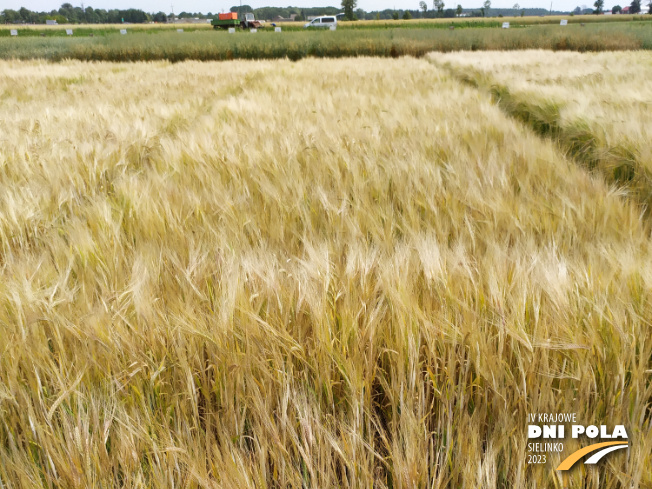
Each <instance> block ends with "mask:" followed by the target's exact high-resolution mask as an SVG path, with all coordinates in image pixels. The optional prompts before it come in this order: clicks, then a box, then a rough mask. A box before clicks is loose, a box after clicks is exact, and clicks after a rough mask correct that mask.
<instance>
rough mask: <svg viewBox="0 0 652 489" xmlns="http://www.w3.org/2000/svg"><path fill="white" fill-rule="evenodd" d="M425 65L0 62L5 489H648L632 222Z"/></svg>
mask: <svg viewBox="0 0 652 489" xmlns="http://www.w3.org/2000/svg"><path fill="white" fill-rule="evenodd" d="M542 28H544V29H546V27H542ZM577 29H580V28H579V27H577ZM568 31H569V32H572V30H571V29H569V30H568ZM515 32H518V31H516V30H515ZM583 32H590V31H589V30H588V27H587V31H583ZM497 33H499V34H501V35H503V34H504V35H511V33H501V32H500V31H499V30H498V31H497ZM197 35H198V36H199V35H202V36H204V35H212V33H206V34H197ZM323 35H324V36H325V35H328V34H323ZM162 36H164V35H163V34H161V38H160V39H163V40H164V39H165V37H162ZM218 37H219V35H218ZM218 37H216V38H218ZM236 37H237V38H239V39H253V37H247V36H236ZM224 38H225V39H226V35H224ZM143 39H145V35H143ZM197 39H204V37H198V38H197ZM256 39H266V38H264V37H262V36H260V37H259V38H256ZM344 39H346V38H344ZM125 49H126V48H125ZM488 56H490V61H488V62H487V63H488V64H487V66H491V64H492V63H496V65H497V68H496V70H497V71H499V72H500V71H502V70H506V71H507V73H506V74H505V75H504V78H500V80H501V83H512V80H515V82H514V83H515V85H514V88H513V90H514V93H519V92H518V90H517V88H518V87H519V86H521V85H523V86H524V87H527V86H532V85H530V84H532V83H535V82H532V81H530V80H529V78H537V77H540V78H541V80H542V82H541V90H543V91H545V90H546V89H547V88H546V87H547V86H548V85H552V86H555V87H557V88H555V94H562V92H563V90H564V87H567V90H568V92H567V93H569V94H573V96H576V95H578V94H576V92H575V91H574V90H575V89H576V88H577V87H584V88H585V90H584V92H582V93H583V95H584V96H585V97H586V98H587V99H588V100H589V101H593V103H595V104H598V105H599V104H600V103H601V100H603V98H602V97H608V95H605V94H604V92H605V91H609V88H610V89H611V90H612V91H613V92H618V91H619V90H620V86H619V83H620V82H622V83H624V84H626V83H627V79H629V78H628V77H630V76H633V77H634V80H644V79H645V78H646V77H647V78H648V79H649V78H650V69H651V66H652V64H651V63H650V55H649V54H647V53H640V52H637V53H633V54H631V55H628V56H627V57H626V58H622V56H623V53H609V54H604V55H601V56H599V57H593V56H587V55H580V54H577V55H574V56H568V57H565V58H560V60H565V61H566V62H567V63H568V64H569V71H570V74H569V75H568V76H566V75H565V74H564V73H563V70H561V69H560V66H562V65H560V63H561V61H558V60H557V59H556V58H555V55H554V54H549V53H545V52H542V51H537V52H529V53H527V54H525V53H524V55H523V56H520V57H519V58H517V59H518V61H515V62H514V63H509V62H508V60H506V59H505V58H503V57H502V56H504V55H499V54H496V53H490V54H488ZM444 61H450V62H451V63H453V62H460V63H461V62H463V55H461V54H457V55H456V57H451V58H450V59H449V58H447V57H444V58H443V59H442V60H441V66H436V65H435V63H439V62H440V60H439V59H437V58H435V59H431V60H428V59H414V58H402V59H396V60H395V59H385V60H380V59H378V58H364V57H362V58H356V59H341V60H333V59H305V60H301V61H299V62H296V63H293V62H290V61H288V60H275V61H231V62H222V63H213V62H206V63H201V62H183V63H176V64H172V63H169V62H150V63H102V62H97V63H81V62H77V61H63V62H61V63H48V62H45V61H27V62H24V61H0V484H1V486H2V487H4V488H23V487H25V488H31V487H44V488H45V487H47V488H54V487H61V488H74V489H76V488H79V489H82V488H84V489H86V488H89V487H106V488H110V487H122V488H125V489H129V488H144V487H147V488H154V489H157V488H170V487H188V488H200V487H201V488H215V489H224V488H226V489H242V488H252V489H253V488H266V487H267V488H284V489H285V488H288V489H304V488H340V487H342V488H372V487H373V488H379V489H389V488H392V489H397V488H402V489H413V488H424V489H425V488H428V489H431V488H432V489H447V488H519V489H520V488H532V489H534V488H562V487H564V488H566V487H568V488H579V487H582V488H586V489H598V488H600V489H603V488H606V489H620V488H623V487H632V488H638V487H641V488H643V487H652V472H651V471H650V466H652V429H651V425H650V423H651V420H650V411H649V409H650V399H652V384H651V383H650V359H651V358H652V328H651V327H650V318H652V245H651V242H650V221H649V220H648V219H645V218H643V217H642V213H641V209H640V205H639V203H638V202H637V201H635V200H633V199H630V198H629V197H628V194H627V193H626V192H622V191H620V190H618V189H617V188H615V187H613V186H610V185H609V184H608V183H605V181H604V180H603V178H601V176H600V174H592V173H591V172H589V171H587V169H586V168H584V167H583V166H580V165H577V164H575V163H574V162H573V161H572V160H571V159H568V158H567V157H566V156H565V155H564V152H563V151H560V150H559V149H560V147H559V144H558V142H557V141H556V140H555V139H553V138H542V137H540V135H539V134H537V132H535V131H533V130H532V128H531V127H530V126H529V125H527V124H523V121H522V120H520V119H518V118H516V117H510V116H508V115H506V114H505V113H504V110H505V109H504V108H503V107H500V106H499V104H498V103H497V101H496V99H495V98H493V97H492V94H491V93H490V91H489V90H485V89H484V88H481V89H478V88H477V87H474V86H472V84H471V83H470V80H469V83H461V82H460V78H459V76H457V75H455V74H454V73H453V72H452V70H451V68H445V67H444ZM476 61H477V63H478V64H479V65H480V67H482V66H483V62H482V60H481V59H480V58H477V59H476ZM519 61H520V63H521V64H522V65H523V69H522V70H520V69H519V68H518V67H519ZM548 66H549V68H547V67H548ZM597 67H601V69H602V71H604V72H608V71H610V70H611V69H613V73H607V74H605V75H604V79H600V78H599V77H598V75H597V73H598V71H600V70H598V69H597ZM611 67H613V68H611ZM548 69H549V73H548V75H546V73H547V72H548ZM621 69H622V70H625V72H624V74H623V77H624V78H623V79H622V80H619V79H618V77H617V72H618V71H619V70H621ZM637 70H640V72H641V73H640V74H635V73H636V72H637ZM528 73H529V74H528ZM496 76H497V77H498V74H497V75H496ZM546 77H547V78H546ZM630 88H631V87H630ZM642 88H644V89H646V90H647V85H643V87H642ZM533 89H536V86H533ZM510 90H511V88H510ZM593 90H595V94H593ZM643 93H644V94H645V95H644V96H643V97H642V98H641V99H636V100H638V102H645V103H649V101H650V98H649V95H648V94H649V91H646V92H643ZM542 96H543V95H542ZM538 100H539V99H535V101H538ZM605 100H613V101H616V100H621V101H622V100H624V98H623V99H618V98H616V97H614V98H612V99H608V98H605ZM580 103H581V102H580ZM588 103H589V104H590V102H588ZM569 104H571V101H569ZM571 110H572V109H571ZM599 110H601V109H595V112H591V114H593V115H594V116H595V117H597V114H598V113H599ZM605 110H607V109H605ZM609 110H613V112H610V114H611V115H610V116H609V117H617V118H619V119H622V120H627V119H628V118H632V120H641V121H646V120H647V119H646V118H645V117H646V116H645V115H643V114H642V110H639V109H638V108H637V107H636V106H635V105H634V104H633V103H632V104H628V103H625V102H622V103H620V104H619V105H614V106H613V107H612V108H611V109H609ZM573 117H574V116H571V119H572V118H573ZM607 127H608V126H607ZM646 144H647V147H648V148H649V143H647V142H645V141H642V142H641V144H640V145H639V147H643V145H646ZM537 412H538V413H553V412H567V413H576V414H577V419H578V421H579V422H580V423H582V424H596V425H600V424H605V425H609V426H613V425H614V424H616V423H618V424H623V425H625V426H626V428H627V432H628V434H629V443H630V446H629V448H628V449H627V451H619V452H616V453H614V454H611V455H610V456H609V459H608V460H605V461H603V462H601V463H600V464H599V465H596V466H594V467H588V466H587V467H583V468H578V469H577V470H574V471H570V472H568V473H563V474H562V473H560V472H558V471H555V470H554V469H555V467H556V466H557V464H558V463H559V462H560V461H561V459H562V456H563V455H566V454H568V453H570V452H571V451H572V450H575V449H577V448H578V447H579V446H580V445H579V444H578V441H577V440H571V439H568V440H567V442H566V443H565V453H564V454H560V453H551V454H549V456H548V459H547V460H546V462H545V464H543V463H542V464H528V462H527V460H528V458H527V455H528V449H527V442H528V438H527V415H528V413H537ZM646 467H647V468H646Z"/></svg>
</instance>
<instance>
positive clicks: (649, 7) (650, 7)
mask: <svg viewBox="0 0 652 489" xmlns="http://www.w3.org/2000/svg"><path fill="white" fill-rule="evenodd" d="M647 13H648V14H650V15H652V0H650V1H649V2H648V4H647Z"/></svg>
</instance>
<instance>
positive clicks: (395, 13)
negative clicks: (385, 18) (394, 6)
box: [392, 11, 398, 20]
mask: <svg viewBox="0 0 652 489" xmlns="http://www.w3.org/2000/svg"><path fill="white" fill-rule="evenodd" d="M392 19H394V20H398V12H396V11H394V12H392Z"/></svg>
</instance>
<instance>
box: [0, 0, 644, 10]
mask: <svg viewBox="0 0 652 489" xmlns="http://www.w3.org/2000/svg"><path fill="white" fill-rule="evenodd" d="M65 1H66V0H0V11H1V10H4V9H6V8H9V9H15V10H17V9H19V8H20V7H25V8H28V9H29V10H35V11H38V12H41V11H47V12H49V11H50V10H53V9H58V8H59V7H60V6H61V4H62V3H64V2H65ZM67 1H68V2H69V3H71V4H72V5H74V6H81V0H67ZM425 1H426V3H428V4H429V5H430V3H431V2H432V0H430V1H429V0H425ZM444 1H445V2H446V7H453V8H454V7H455V6H457V4H458V3H459V4H461V5H462V7H464V8H480V7H481V6H482V3H483V2H484V0H444ZM623 1H625V0H623ZM517 2H518V4H519V5H520V6H521V8H534V7H541V8H546V9H549V8H550V0H492V2H491V6H492V7H496V8H511V7H512V6H513V5H514V4H515V3H517ZM242 3H243V4H248V5H251V6H252V7H253V8H258V7H268V6H274V7H287V6H288V5H292V6H293V7H327V6H339V5H340V1H338V0H243V1H242ZM625 3H627V2H625ZM641 3H643V2H641ZM453 4H454V5H453ZM588 4H591V5H592V4H593V2H592V1H591V0H552V8H553V9H554V10H572V9H574V8H575V7H577V6H578V5H579V6H582V5H588ZM607 4H609V1H605V6H606V5H607ZM171 5H174V11H175V12H176V13H179V12H183V11H186V12H203V13H207V12H213V13H215V12H222V11H224V12H227V11H228V10H229V9H230V8H231V6H233V5H239V0H217V1H215V0H190V1H188V0H186V1H180V0H176V1H175V0H85V1H84V6H85V7H88V6H90V7H93V8H102V9H110V8H116V9H126V8H138V9H141V10H144V11H145V12H158V11H160V10H162V11H163V12H165V13H169V12H170V10H171ZM358 7H359V8H362V9H364V10H366V11H371V10H383V9H387V8H402V9H408V8H409V9H418V8H419V0H407V1H406V0H398V1H397V0H358ZM430 8H432V5H430Z"/></svg>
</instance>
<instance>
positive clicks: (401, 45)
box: [0, 22, 652, 62]
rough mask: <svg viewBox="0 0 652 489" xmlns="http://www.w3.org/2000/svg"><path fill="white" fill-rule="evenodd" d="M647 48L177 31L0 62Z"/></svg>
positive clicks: (559, 40) (26, 46) (530, 31)
mask: <svg viewBox="0 0 652 489" xmlns="http://www.w3.org/2000/svg"><path fill="white" fill-rule="evenodd" d="M533 48H539V49H552V50H575V51H606V50H630V49H651V48H652V29H650V25H649V24H648V23H647V22H628V23H612V24H587V25H586V26H585V27H582V26H579V25H570V26H567V27H560V26H550V25H547V26H546V25H542V26H530V27H527V28H522V29H509V30H508V29H487V28H469V29H455V30H444V29H387V30H369V31H364V30H352V29H340V30H338V31H336V32H314V31H311V32H306V31H301V32H283V33H280V34H279V33H274V32H258V33H257V34H251V33H249V32H238V33H236V34H235V35H230V34H227V33H226V32H215V31H211V30H202V31H195V32H184V33H183V34H179V33H177V32H175V31H172V32H170V31H166V32H160V33H158V34H156V35H152V34H148V33H145V32H137V33H129V34H128V35H126V36H121V35H119V34H107V35H104V36H95V37H74V36H73V37H64V36H60V37H51V38H48V37H28V38H21V37H20V36H19V37H18V38H7V37H4V38H1V39H0V58H1V59H34V58H44V59H49V60H52V61H59V60H63V59H78V60H84V61H147V60H163V59H165V60H170V61H173V62H175V61H183V60H189V59H194V60H228V59H275V58H290V59H293V60H298V59H301V58H304V57H308V56H312V57H333V58H338V57H348V56H381V57H397V56H404V55H409V56H417V57H418V56H422V55H424V54H425V53H427V52H430V51H442V52H449V51H460V50H473V51H475V50H515V49H533Z"/></svg>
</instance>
